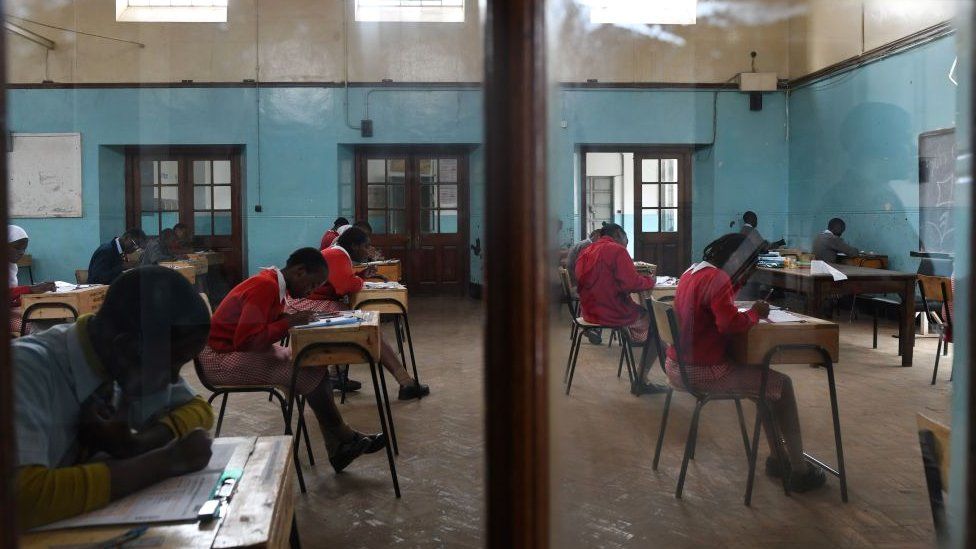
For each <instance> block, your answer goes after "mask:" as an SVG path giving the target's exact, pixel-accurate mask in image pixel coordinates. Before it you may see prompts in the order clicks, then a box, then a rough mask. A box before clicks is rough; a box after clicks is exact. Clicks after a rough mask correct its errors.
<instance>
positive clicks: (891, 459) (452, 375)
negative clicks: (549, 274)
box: [188, 298, 951, 549]
mask: <svg viewBox="0 0 976 549" xmlns="http://www.w3.org/2000/svg"><path fill="white" fill-rule="evenodd" d="M411 301H412V303H411V307H412V309H411V320H412V323H411V324H412V328H413V332H414V337H415V343H416V348H417V352H418V358H419V363H420V364H419V365H420V373H421V378H422V380H423V382H425V383H429V384H430V386H431V389H432V394H431V396H430V397H429V398H425V399H424V400H422V401H420V402H409V403H400V402H395V403H394V416H395V418H396V424H397V433H398V435H399V440H400V457H399V459H398V461H397V467H398V470H399V474H400V484H401V487H402V490H403V498H402V499H401V500H397V499H395V498H394V496H393V490H392V486H391V484H390V480H389V474H388V471H387V467H386V460H385V456H384V454H382V453H378V454H375V455H372V456H366V457H363V458H361V459H360V460H357V461H356V462H355V463H354V464H353V465H351V466H350V467H349V469H347V471H346V472H345V473H343V474H341V475H336V474H334V473H333V472H332V470H331V468H330V467H329V465H328V461H327V459H326V454H325V448H324V445H323V444H322V442H321V436H320V435H319V433H318V429H317V428H316V427H315V424H314V419H313V418H312V417H311V414H309V420H310V422H311V425H312V429H311V431H312V442H313V448H314V451H315V454H316V458H317V462H316V465H315V467H314V468H312V467H309V466H308V464H307V461H306V460H305V458H304V454H303V458H302V461H303V464H304V471H305V479H306V482H307V483H308V487H309V493H308V494H307V495H304V496H300V498H301V499H300V501H299V503H298V505H297V513H298V524H299V528H300V530H301V537H302V541H303V543H304V545H305V547H312V548H315V547H326V546H330V547H344V548H350V549H352V548H358V547H388V546H402V547H442V546H450V547H479V546H481V545H483V540H484V535H483V532H484V519H483V515H484V505H483V500H484V487H483V485H482V483H483V472H482V471H483V457H482V455H483V440H482V431H483V414H484V413H485V410H484V405H483V403H482V399H483V396H482V390H481V388H482V382H481V378H482V376H483V369H482V366H481V360H482V340H481V334H482V320H483V315H482V313H481V307H480V303H479V302H476V301H471V300H465V299H450V298H430V299H420V298H418V299H413V300H411ZM554 324H555V326H554V331H553V337H552V345H553V357H554V359H553V360H554V364H553V371H554V373H555V374H556V375H554V376H553V391H552V395H551V400H552V416H553V422H554V423H553V433H554V439H555V440H554V441H553V446H554V447H553V452H552V455H553V460H554V461H553V482H552V485H553V491H554V493H553V505H552V507H553V515H554V516H553V521H552V524H553V543H552V546H553V547H559V548H564V547H608V548H614V547H648V546H653V547H702V546H726V547H779V546H784V547H785V546H790V547H875V546H877V547H930V546H932V545H933V544H934V537H933V534H932V527H931V515H930V512H929V506H928V502H927V499H926V493H925V481H924V477H923V475H922V469H921V458H920V457H919V450H918V439H917V434H916V428H915V414H916V412H923V413H925V414H927V415H929V416H931V417H933V418H935V419H938V420H941V421H948V419H949V418H948V415H949V412H948V410H949V400H950V398H951V384H949V383H948V381H947V380H948V375H949V371H948V368H947V367H943V369H942V373H940V381H939V382H938V383H937V385H936V386H934V387H933V386H930V385H929V384H928V383H929V378H930V377H931V372H932V362H933V360H934V350H935V345H936V341H935V340H934V339H920V340H919V341H918V343H917V346H916V351H915V363H916V366H915V367H914V368H910V369H904V368H900V367H899V366H898V364H899V361H898V359H897V357H896V352H897V350H896V340H895V339H893V338H891V337H887V336H888V335H889V334H891V333H893V332H894V330H895V329H896V328H895V325H894V323H891V324H889V325H886V326H883V327H882V330H883V333H884V335H885V337H882V338H880V339H881V348H880V349H878V350H872V349H871V348H870V342H871V337H870V323H869V322H862V323H860V324H858V325H853V326H852V325H850V324H847V323H846V321H845V322H844V323H843V324H842V325H841V360H840V363H839V364H838V365H837V366H836V371H837V386H838V395H839V400H840V411H841V422H842V427H843V432H844V443H845V452H846V458H847V460H846V461H847V468H848V478H849V490H850V502H849V503H847V504H842V503H841V501H840V495H839V488H838V482H837V480H836V479H834V478H830V479H829V480H828V486H827V487H826V488H825V489H823V490H821V491H818V492H816V493H811V494H802V495H794V496H791V497H785V496H784V495H783V492H782V489H781V487H780V485H779V484H777V483H775V482H773V481H772V480H771V479H769V478H766V477H765V476H764V475H763V474H762V473H761V472H760V473H759V474H758V475H757V480H756V488H755V493H754V496H753V505H752V507H751V508H747V507H745V506H744V505H743V504H742V497H743V493H744V490H745V475H746V469H747V468H746V460H745V454H744V450H743V448H742V440H741V437H740V436H739V432H738V427H737V423H736V419H735V411H734V407H733V405H732V404H731V403H725V402H717V403H713V404H709V405H708V406H707V407H706V408H705V412H704V413H703V417H702V423H701V429H700V434H699V444H698V451H697V456H696V460H695V461H694V462H692V465H691V466H690V467H689V474H688V479H687V481H686V484H685V492H684V498H683V499H682V500H676V499H675V498H674V495H673V492H674V487H675V482H676V478H677V473H678V469H679V467H680V464H681V452H682V449H683V444H684V439H685V436H686V434H687V428H688V423H689V419H690V416H691V411H692V409H693V407H694V401H693V399H692V398H691V397H689V396H688V395H684V394H677V395H676V396H675V399H674V401H673V403H672V412H671V419H670V421H669V429H668V436H667V438H666V441H665V446H664V450H663V453H662V458H661V466H660V468H659V471H658V472H654V471H652V470H651V458H652V456H653V449H654V442H655V440H656V436H657V432H658V425H659V421H660V413H661V408H662V405H663V396H644V397H641V398H636V397H634V396H631V395H630V394H629V393H628V391H627V385H626V383H625V382H624V381H622V380H619V379H617V377H616V365H617V356H618V354H617V353H618V351H617V348H616V347H615V348H614V349H613V350H612V351H611V350H608V349H607V348H606V346H602V347H595V346H592V345H589V344H584V347H583V349H582V353H581V356H580V366H579V367H578V369H577V373H576V378H575V380H574V383H573V393H572V395H571V396H570V397H566V396H564V395H563V394H562V391H561V387H560V385H561V377H562V369H563V367H564V364H565V362H564V360H565V358H564V357H565V353H566V350H567V348H568V346H569V339H568V317H565V316H564V317H560V318H558V319H556V320H555V321H554ZM391 335H392V334H391ZM949 358H950V359H951V354H950V357H949ZM948 363H949V362H948V361H944V362H943V363H942V364H948ZM782 369H783V370H784V371H785V372H786V373H788V374H789V375H791V376H792V377H793V380H794V384H795V386H796V388H797V393H798V395H799V401H800V407H801V418H802V423H803V428H804V433H803V435H804V439H805V445H806V447H807V449H808V451H810V452H812V453H814V454H816V455H818V456H819V457H822V458H824V459H825V460H827V461H828V462H830V463H833V462H834V457H833V456H834V454H833V434H832V429H831V424H830V408H829V401H828V399H827V390H826V382H825V376H824V374H823V371H822V370H819V369H813V368H810V367H808V366H787V367H785V368H782ZM354 371H355V367H354ZM654 376H655V377H656V378H657V379H658V381H662V380H663V378H662V376H661V373H660V371H659V370H656V371H655V374H654ZM188 377H191V378H192V371H190V372H188ZM354 377H355V378H357V379H360V380H366V379H368V374H366V373H365V371H364V369H362V368H360V369H359V371H358V372H356V374H355V375H354ZM193 381H194V382H195V380H193ZM373 402H374V401H373V396H372V394H371V391H370V390H368V389H367V390H364V391H363V393H362V394H360V395H356V396H353V397H351V398H350V400H349V401H348V402H347V404H345V405H343V406H342V411H343V414H344V415H345V417H346V419H347V421H348V422H349V423H350V424H351V425H352V426H353V427H355V428H357V429H360V430H375V429H377V428H378V427H377V426H378V420H377V418H376V412H375V407H374V404H373ZM745 409H746V416H747V421H748V422H749V423H750V425H751V421H752V420H751V417H752V414H753V410H752V406H751V405H749V404H745ZM228 410H229V412H228V417H227V418H226V419H225V423H224V429H223V431H222V434H223V435H245V434H251V435H253V434H277V433H280V432H281V425H282V424H281V419H280V415H279V414H278V412H277V410H276V409H275V407H274V406H273V405H271V404H269V403H268V402H267V400H266V399H262V398H260V397H251V396H247V395H240V396H235V397H232V398H231V401H230V404H229V406H228ZM765 454H766V449H765V441H762V445H761V446H760V456H761V457H762V458H764V457H765Z"/></svg>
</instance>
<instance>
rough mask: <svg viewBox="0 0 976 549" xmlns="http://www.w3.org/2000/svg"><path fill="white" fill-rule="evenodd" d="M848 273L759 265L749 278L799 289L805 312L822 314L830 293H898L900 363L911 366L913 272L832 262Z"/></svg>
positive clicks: (760, 282)
mask: <svg viewBox="0 0 976 549" xmlns="http://www.w3.org/2000/svg"><path fill="white" fill-rule="evenodd" d="M833 267H834V268H836V269H837V270H838V271H840V272H842V273H844V274H845V275H847V280H841V281H838V282H834V279H833V278H832V277H831V276H830V275H827V274H824V275H812V274H810V268H809V267H799V268H795V269H771V268H768V267H759V268H758V269H756V272H755V273H753V275H752V278H751V279H750V282H753V283H758V284H766V285H768V286H772V287H774V288H780V289H783V290H789V291H793V292H798V293H801V294H804V295H805V296H806V307H805V312H806V313H807V314H814V315H816V314H822V311H823V304H824V301H825V300H826V299H827V298H828V297H830V296H833V295H851V294H886V293H896V294H898V295H899V296H901V302H902V306H901V339H900V340H899V348H900V350H901V365H902V366H911V365H912V358H913V356H912V355H913V351H914V347H915V274H914V273H900V272H896V271H885V270H882V269H870V268H867V267H856V266H853V265H840V264H835V265H833Z"/></svg>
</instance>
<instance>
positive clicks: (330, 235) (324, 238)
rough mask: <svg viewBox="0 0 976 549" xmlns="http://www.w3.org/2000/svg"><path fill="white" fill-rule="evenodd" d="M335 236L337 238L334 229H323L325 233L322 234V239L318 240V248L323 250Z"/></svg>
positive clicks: (337, 235)
mask: <svg viewBox="0 0 976 549" xmlns="http://www.w3.org/2000/svg"><path fill="white" fill-rule="evenodd" d="M337 238H339V233H338V232H336V231H335V230H333V229H329V230H328V231H325V234H324V235H322V241H321V242H319V249H320V250H324V249H326V248H328V247H329V246H331V245H332V243H333V242H335V239H337Z"/></svg>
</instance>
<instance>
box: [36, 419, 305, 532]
mask: <svg viewBox="0 0 976 549" xmlns="http://www.w3.org/2000/svg"><path fill="white" fill-rule="evenodd" d="M232 440H235V441H240V442H245V444H241V445H240V446H238V447H237V449H236V450H235V451H234V455H233V457H231V459H230V462H229V463H228V464H227V468H238V469H240V468H242V469H243V473H242V475H241V479H240V481H239V482H238V484H237V488H236V490H235V491H234V496H233V498H232V499H231V500H230V503H229V504H228V506H227V507H226V509H225V510H224V511H223V516H222V517H221V518H219V519H217V520H215V521H213V522H210V523H197V522H194V523H180V524H158V525H154V526H151V527H150V528H149V530H147V531H146V533H145V534H143V535H142V536H141V537H139V538H137V539H135V540H133V541H131V542H129V543H128V544H126V547H129V546H131V547H159V548H166V549H169V548H172V549H181V548H184V547H185V548H194V547H213V548H218V547H219V548H231V547H285V546H287V544H288V539H289V533H290V532H291V528H292V525H293V521H292V518H293V517H294V513H295V488H294V483H293V482H292V475H294V474H295V472H294V471H293V470H292V467H293V465H292V455H291V452H292V438H291V437H289V436H273V437H257V438H254V437H241V438H235V439H232ZM134 526H135V525H126V526H110V527H102V526H99V527H91V528H74V529H66V530H54V531H48V532H38V533H32V534H25V535H23V536H21V538H20V546H21V547H24V548H46V549H55V548H66V547H102V546H103V545H102V544H104V543H105V542H106V541H108V540H111V539H113V538H115V537H117V536H120V535H122V534H124V533H125V532H127V531H129V530H131V529H132V528H133V527H134Z"/></svg>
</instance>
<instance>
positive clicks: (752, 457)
mask: <svg viewBox="0 0 976 549" xmlns="http://www.w3.org/2000/svg"><path fill="white" fill-rule="evenodd" d="M764 413H766V410H765V404H764V403H763V402H762V401H757V402H756V426H755V428H754V429H753V431H752V451H751V452H749V475H748V477H747V478H746V507H748V506H749V505H751V504H752V485H753V483H754V482H755V480H756V456H757V455H758V454H759V435H760V434H762V433H761V431H760V429H761V428H762V415H763V414H764Z"/></svg>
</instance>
